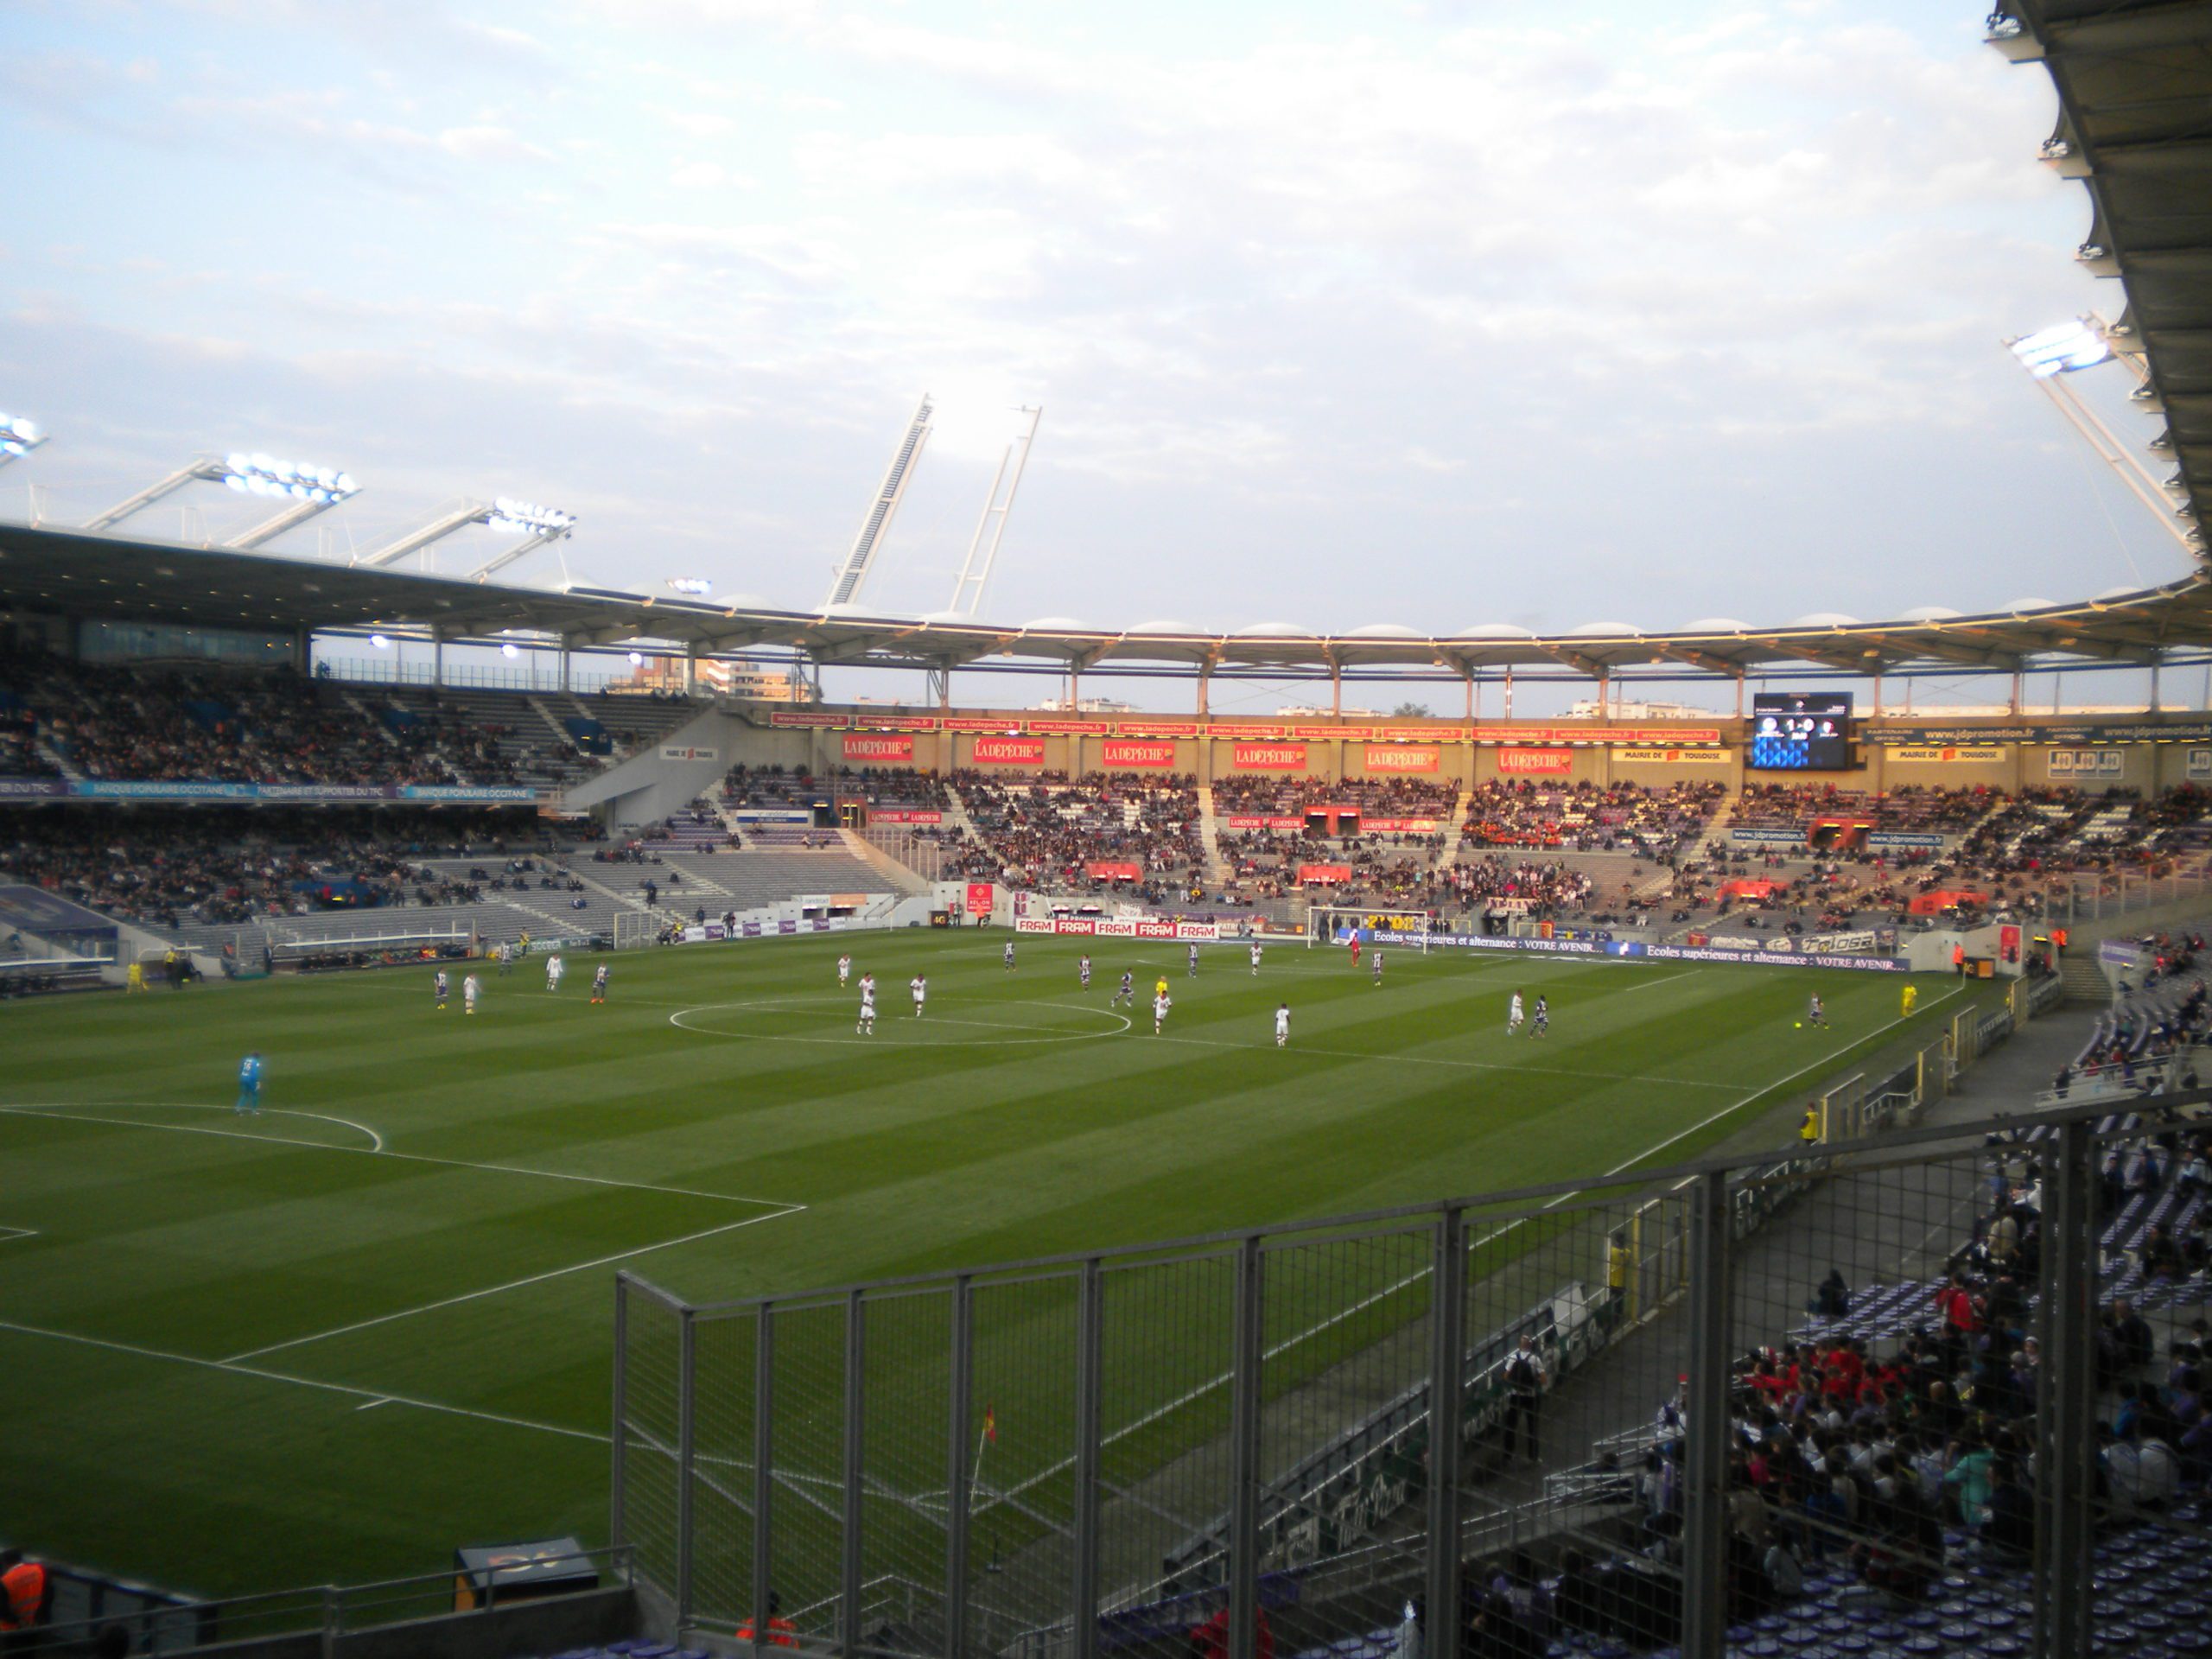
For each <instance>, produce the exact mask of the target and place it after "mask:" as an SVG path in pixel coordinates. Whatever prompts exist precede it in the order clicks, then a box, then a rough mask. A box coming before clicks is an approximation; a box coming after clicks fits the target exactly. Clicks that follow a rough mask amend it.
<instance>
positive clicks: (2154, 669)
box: [2151, 652, 2165, 715]
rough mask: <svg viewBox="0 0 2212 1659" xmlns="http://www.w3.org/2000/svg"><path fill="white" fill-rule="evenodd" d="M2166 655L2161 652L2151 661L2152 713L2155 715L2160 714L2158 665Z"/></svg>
mask: <svg viewBox="0 0 2212 1659" xmlns="http://www.w3.org/2000/svg"><path fill="white" fill-rule="evenodd" d="M2164 655H2165V653H2164V652H2159V653H2158V656H2157V657H2153V658H2152V659H2151V712H2152V714H2154V715H2155V714H2157V713H2158V664H2159V661H2160V659H2161V658H2164Z"/></svg>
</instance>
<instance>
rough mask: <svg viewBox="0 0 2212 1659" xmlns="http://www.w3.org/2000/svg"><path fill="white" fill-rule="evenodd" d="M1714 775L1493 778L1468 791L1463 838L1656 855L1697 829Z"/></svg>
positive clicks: (1715, 804)
mask: <svg viewBox="0 0 2212 1659" xmlns="http://www.w3.org/2000/svg"><path fill="white" fill-rule="evenodd" d="M1726 794H1727V789H1726V785H1722V784H1719V783H1704V784H1670V785H1668V786H1667V787H1666V788H1665V789H1663V790H1662V789H1653V788H1650V787H1648V786H1647V785H1642V784H1627V783H1617V784H1607V785H1596V784H1587V783H1578V784H1541V783H1539V782H1537V781H1535V779H1511V780H1507V779H1495V780H1492V781H1491V782H1488V783H1485V784H1484V785H1482V786H1481V787H1479V788H1478V789H1477V790H1476V791H1474V792H1473V793H1472V794H1471V796H1470V797H1469V798H1468V801H1467V806H1466V817H1465V823H1463V824H1462V825H1461V826H1460V837H1461V843H1462V845H1463V846H1467V847H1478V848H1480V847H1541V848H1548V849H1567V850H1572V851H1575V852H1586V853H1594V852H1607V853H1610V852H1625V853H1633V854H1636V855H1638V856H1640V857H1643V858H1649V859H1656V860H1659V861H1662V862H1663V861H1669V860H1671V859H1672V858H1673V857H1674V856H1675V854H1676V853H1677V852H1678V851H1679V850H1680V849H1682V848H1684V847H1686V846H1688V845H1691V844H1694V842H1696V841H1697V840H1698V839H1699V838H1700V836H1703V835H1704V834H1705V831H1706V828H1707V824H1708V823H1710V822H1711V820H1712V817H1713V813H1714V811H1715V810H1717V809H1718V808H1719V804H1720V802H1721V801H1722V799H1723V798H1725V797H1726Z"/></svg>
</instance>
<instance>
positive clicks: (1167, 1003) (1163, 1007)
mask: <svg viewBox="0 0 2212 1659" xmlns="http://www.w3.org/2000/svg"><path fill="white" fill-rule="evenodd" d="M1174 1006H1175V999H1174V998H1173V997H1172V996H1170V995H1167V993H1166V992H1165V991H1160V992H1156V993H1154V996H1153V999H1152V1034H1153V1035H1154V1036H1155V1037H1157V1036H1159V1035H1160V1027H1163V1026H1165V1025H1166V1023H1167V1010H1168V1009H1170V1008H1172V1007H1174Z"/></svg>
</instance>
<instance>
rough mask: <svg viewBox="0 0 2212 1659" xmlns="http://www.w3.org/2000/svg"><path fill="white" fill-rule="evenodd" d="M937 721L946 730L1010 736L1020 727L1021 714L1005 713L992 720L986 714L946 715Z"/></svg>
mask: <svg viewBox="0 0 2212 1659" xmlns="http://www.w3.org/2000/svg"><path fill="white" fill-rule="evenodd" d="M939 723H940V724H941V725H943V726H944V729H945V730H946V731H948V732H1004V733H1006V734H1008V735H1009V736H1010V735H1012V734H1014V733H1015V732H1018V731H1020V729H1021V716H1020V715H1001V717H1000V718H998V719H996V720H994V719H992V718H991V717H990V716H988V715H946V716H945V717H944V720H943V721H940V722H939Z"/></svg>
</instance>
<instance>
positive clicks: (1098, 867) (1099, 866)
mask: <svg viewBox="0 0 2212 1659" xmlns="http://www.w3.org/2000/svg"><path fill="white" fill-rule="evenodd" d="M1083 868H1084V871H1085V872H1086V873H1087V874H1089V875H1090V879H1091V880H1094V881H1137V880H1142V879H1143V877H1144V871H1143V870H1142V869H1141V868H1139V867H1138V866H1136V865H1135V864H1129V863H1125V862H1123V861H1120V860H1116V859H1106V858H1101V859H1093V860H1092V861H1090V863H1088V864H1086V865H1084V867H1083Z"/></svg>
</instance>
